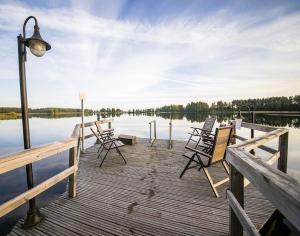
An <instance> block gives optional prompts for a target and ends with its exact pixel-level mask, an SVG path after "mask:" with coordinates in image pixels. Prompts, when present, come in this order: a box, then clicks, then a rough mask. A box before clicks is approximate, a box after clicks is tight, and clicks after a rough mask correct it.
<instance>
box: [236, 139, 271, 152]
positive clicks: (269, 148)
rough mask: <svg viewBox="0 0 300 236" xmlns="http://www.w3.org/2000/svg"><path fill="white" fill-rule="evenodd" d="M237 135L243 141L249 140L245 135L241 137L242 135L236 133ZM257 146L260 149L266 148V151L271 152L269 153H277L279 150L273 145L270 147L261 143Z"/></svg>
mask: <svg viewBox="0 0 300 236" xmlns="http://www.w3.org/2000/svg"><path fill="white" fill-rule="evenodd" d="M235 137H236V138H237V139H239V140H241V141H246V140H248V139H246V138H244V137H241V136H239V135H235ZM257 148H259V149H261V150H264V151H266V152H269V153H271V154H275V153H276V152H277V150H276V149H274V148H271V147H268V146H265V145H260V146H258V147H257Z"/></svg>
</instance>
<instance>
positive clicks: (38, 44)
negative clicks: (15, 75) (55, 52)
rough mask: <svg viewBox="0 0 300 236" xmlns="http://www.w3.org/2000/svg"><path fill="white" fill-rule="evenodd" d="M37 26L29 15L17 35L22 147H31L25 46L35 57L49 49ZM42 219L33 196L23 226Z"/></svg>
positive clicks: (30, 183)
mask: <svg viewBox="0 0 300 236" xmlns="http://www.w3.org/2000/svg"><path fill="white" fill-rule="evenodd" d="M30 19H33V20H34V22H35V24H34V32H33V35H32V36H31V37H30V38H26V31H25V28H26V24H27V22H28V21H29V20H30ZM39 29H40V28H39V26H38V22H37V19H36V18H35V17H34V16H29V17H28V18H27V19H26V20H25V22H24V24H23V35H22V34H20V35H19V36H18V57H19V77H20V93H21V108H22V125H23V141H24V149H29V148H31V145H30V134H29V119H28V103H27V91H26V73H25V61H26V46H27V47H29V49H30V51H31V53H32V54H33V55H35V56H37V57H42V56H43V55H44V54H45V52H46V51H48V50H50V49H51V46H50V44H48V43H47V42H46V41H44V40H43V39H42V37H41V35H40V32H39ZM26 176H27V187H28V189H31V188H33V172H32V164H28V165H26ZM41 220H42V215H41V214H40V212H39V210H38V209H37V208H36V204H35V198H32V199H30V200H29V210H28V212H27V216H26V219H25V222H24V228H30V227H32V226H34V225H36V224H38V223H39V222H40V221H41Z"/></svg>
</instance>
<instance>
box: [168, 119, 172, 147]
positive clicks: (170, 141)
mask: <svg viewBox="0 0 300 236" xmlns="http://www.w3.org/2000/svg"><path fill="white" fill-rule="evenodd" d="M169 148H172V120H170V123H169Z"/></svg>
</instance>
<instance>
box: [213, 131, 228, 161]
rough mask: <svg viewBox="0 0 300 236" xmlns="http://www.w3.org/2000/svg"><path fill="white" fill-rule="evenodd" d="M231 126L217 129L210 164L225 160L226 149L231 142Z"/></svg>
mask: <svg viewBox="0 0 300 236" xmlns="http://www.w3.org/2000/svg"><path fill="white" fill-rule="evenodd" d="M231 130H232V128H231V126H226V127H220V128H217V129H216V135H215V142H214V145H213V149H212V158H211V159H210V163H209V164H213V163H215V162H218V161H221V160H223V159H224V158H225V153H226V148H227V146H228V144H229V141H230V135H231Z"/></svg>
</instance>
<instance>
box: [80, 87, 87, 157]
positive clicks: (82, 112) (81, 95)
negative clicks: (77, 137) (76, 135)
mask: <svg viewBox="0 0 300 236" xmlns="http://www.w3.org/2000/svg"><path fill="white" fill-rule="evenodd" d="M79 99H80V101H81V151H82V152H84V121H83V117H84V108H83V101H84V100H85V99H86V94H85V93H79Z"/></svg>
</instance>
